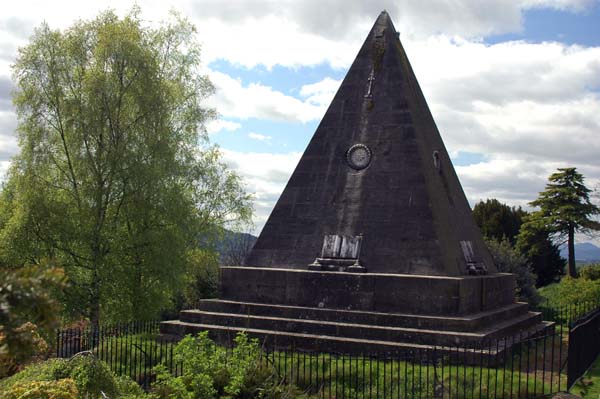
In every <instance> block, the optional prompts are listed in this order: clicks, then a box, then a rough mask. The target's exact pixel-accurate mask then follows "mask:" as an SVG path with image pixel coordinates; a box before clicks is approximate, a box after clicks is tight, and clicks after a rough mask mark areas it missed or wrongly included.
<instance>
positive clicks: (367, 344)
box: [161, 320, 553, 364]
mask: <svg viewBox="0 0 600 399" xmlns="http://www.w3.org/2000/svg"><path fill="white" fill-rule="evenodd" d="M551 327H553V326H552V323H549V322H541V323H539V324H536V325H535V326H533V327H530V328H529V329H528V330H525V331H523V332H522V333H521V335H520V337H521V338H522V339H526V338H527V337H532V336H534V335H536V334H542V333H544V331H547V330H548V329H549V328H551ZM200 331H208V332H209V336H210V337H211V338H212V339H214V340H215V341H216V342H219V343H222V344H225V345H230V344H231V342H232V341H233V338H234V337H235V336H236V335H237V334H238V333H240V332H244V333H246V334H248V336H250V337H252V338H257V339H259V340H260V341H261V343H262V345H263V346H264V347H269V348H273V349H279V350H281V349H287V350H289V349H292V350H296V351H310V352H327V353H343V354H355V355H356V354H363V355H375V354H384V353H387V354H393V353H405V354H409V355H410V354H411V353H415V351H421V352H420V355H419V356H421V355H422V354H423V353H424V352H423V351H430V352H429V353H431V351H434V353H435V354H437V355H438V356H439V355H440V354H444V355H450V356H457V357H458V361H460V362H467V363H472V364H490V362H498V361H502V359H503V357H504V356H505V350H506V349H507V348H508V346H510V345H513V344H514V343H515V341H514V340H507V341H504V342H503V343H501V344H500V345H487V346H485V345H484V346H483V347H479V348H477V347H475V348H468V347H463V346H461V347H452V346H435V345H426V344H417V343H406V342H390V341H380V340H372V339H364V338H348V337H337V336H329V335H318V334H306V333H298V332H287V331H276V330H265V329H257V328H244V327H231V326H219V325H211V324H198V323H189V322H184V321H180V320H171V321H164V322H162V323H161V333H162V334H165V335H169V336H179V337H182V336H184V335H186V334H192V335H193V334H196V333H198V332H200ZM323 348H327V350H323Z"/></svg>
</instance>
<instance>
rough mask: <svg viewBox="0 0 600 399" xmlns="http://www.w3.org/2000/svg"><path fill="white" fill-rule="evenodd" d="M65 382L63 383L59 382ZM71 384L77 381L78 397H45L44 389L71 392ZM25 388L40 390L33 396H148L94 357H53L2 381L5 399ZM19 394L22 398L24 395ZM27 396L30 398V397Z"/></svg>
mask: <svg viewBox="0 0 600 399" xmlns="http://www.w3.org/2000/svg"><path fill="white" fill-rule="evenodd" d="M61 381H63V382H62V383H60V384H58V383H59V382H61ZM64 381H70V382H64ZM52 383H54V385H53V384H52ZM71 383H72V384H74V385H73V386H74V388H75V394H74V395H75V396H48V395H49V394H48V395H46V396H44V395H43V394H42V393H44V392H45V391H44V390H46V391H49V392H53V394H54V392H55V391H56V395H58V394H59V393H60V394H63V393H64V392H66V393H70V392H71V391H72V390H71V389H70V388H69V387H70V386H71V385H69V384H71ZM23 387H29V388H30V389H33V390H34V391H35V389H37V390H39V392H40V393H39V395H38V396H31V398H33V397H40V398H57V399H58V398H61V399H62V398H71V397H73V398H76V397H85V398H102V393H104V394H106V395H108V397H110V398H117V397H118V398H142V397H146V396H145V395H144V393H143V391H142V389H141V388H140V387H139V386H138V385H137V384H136V383H135V382H133V381H131V380H129V379H127V378H124V377H116V376H115V375H114V374H113V373H112V372H111V371H110V370H109V368H108V366H107V365H106V363H104V362H102V361H99V360H97V359H94V358H93V357H90V356H87V357H84V356H78V357H75V358H73V359H71V360H65V359H51V360H48V361H45V362H41V363H36V364H32V365H30V366H29V367H27V368H25V369H24V370H23V371H21V372H19V373H17V374H15V375H13V376H11V377H9V378H6V379H5V380H2V381H1V382H0V397H2V398H4V397H5V395H8V394H10V393H11V392H21V390H22V389H24V388H23ZM59 388H60V389H59ZM61 389H62V390H61ZM52 390H54V391H52ZM66 393H64V394H65V395H66ZM77 395H79V396H77ZM8 397H11V396H8ZM15 397H19V398H20V396H15ZM24 398H29V396H25V397H24Z"/></svg>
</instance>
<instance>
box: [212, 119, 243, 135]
mask: <svg viewBox="0 0 600 399" xmlns="http://www.w3.org/2000/svg"><path fill="white" fill-rule="evenodd" d="M241 127H242V125H241V124H240V123H237V122H233V121H228V120H225V119H216V120H213V121H210V122H209V123H208V124H207V125H206V131H207V132H208V134H217V133H220V132H222V131H226V132H235V131H236V130H238V129H240V128H241Z"/></svg>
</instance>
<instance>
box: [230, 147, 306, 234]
mask: <svg viewBox="0 0 600 399" xmlns="http://www.w3.org/2000/svg"><path fill="white" fill-rule="evenodd" d="M222 153H223V158H224V159H225V161H226V162H227V163H228V164H229V166H230V167H231V168H232V169H233V170H235V171H237V172H238V173H239V174H240V175H241V176H242V177H243V178H244V181H245V183H246V188H247V191H248V192H249V193H253V195H254V211H255V217H254V223H255V225H256V228H257V231H256V233H258V232H260V230H261V229H262V227H263V225H264V223H265V222H266V220H267V218H268V217H269V215H270V214H271V210H272V209H273V206H275V202H277V199H278V198H279V196H280V195H281V192H282V191H283V189H284V188H285V185H286V183H287V181H288V179H289V177H290V176H291V174H292V172H293V171H294V168H295V167H296V165H297V164H298V161H299V160H300V156H301V155H302V154H301V153H300V152H290V153H286V154H273V153H266V152H265V153H259V152H239V151H231V150H227V149H222Z"/></svg>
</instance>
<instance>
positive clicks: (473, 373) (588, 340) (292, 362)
mask: <svg viewBox="0 0 600 399" xmlns="http://www.w3.org/2000/svg"><path fill="white" fill-rule="evenodd" d="M538 311H541V312H542V313H543V315H544V319H546V320H551V321H555V322H556V326H555V329H554V331H548V330H547V331H546V333H545V334H544V335H541V336H534V337H530V336H529V337H528V336H524V335H521V334H517V335H515V336H512V337H508V338H505V339H501V340H495V341H488V342H484V343H482V344H480V345H478V346H455V347H447V346H446V347H420V348H415V349H413V350H407V351H403V352H398V353H365V354H361V355H345V354H337V353H316V352H303V351H298V350H289V349H288V350H271V349H268V347H266V346H264V347H263V349H262V351H261V355H260V359H259V362H260V366H261V367H267V366H268V367H271V368H272V370H273V372H274V373H275V375H276V376H277V377H278V378H279V379H280V380H281V381H282V382H286V383H291V384H294V385H297V386H298V387H299V388H301V389H303V390H305V391H306V392H307V393H310V394H314V395H318V396H320V397H321V398H357V399H358V398H362V399H365V398H369V399H372V398H419V399H421V398H425V399H428V398H442V399H443V398H448V399H452V398H457V399H463V398H464V399H467V398H470V399H475V398H479V399H488V398H489V399H505V398H506V399H509V398H511V399H512V398H534V397H542V396H547V395H549V394H552V393H556V392H561V391H565V390H567V389H568V388H569V387H571V385H572V384H573V383H574V382H575V380H577V379H578V378H579V377H580V376H581V375H582V374H583V373H584V372H585V370H586V369H587V368H588V367H589V365H590V364H591V362H593V360H594V359H595V357H596V356H597V354H598V353H599V352H600V339H598V337H599V335H598V332H599V331H600V306H599V303H597V302H589V303H579V304H576V305H569V306H564V307H560V308H549V307H541V308H539V309H538ZM159 325H160V322H157V321H151V322H134V323H126V324H115V325H107V326H102V327H100V328H71V329H65V330H61V331H59V332H58V334H57V341H56V356H57V357H71V356H73V355H74V354H76V353H78V352H81V351H92V352H93V353H94V354H95V355H96V357H97V358H99V359H100V360H103V361H105V362H106V363H107V364H108V366H109V367H110V368H111V369H112V370H113V371H114V372H115V373H117V374H120V375H127V376H129V377H131V378H132V379H133V380H135V381H137V382H138V383H139V384H140V385H141V386H142V387H143V388H144V389H149V388H150V386H151V383H152V381H153V379H154V372H153V369H154V367H155V366H157V365H158V364H163V365H164V366H165V367H166V368H167V369H168V370H169V371H170V372H171V373H173V374H175V375H179V374H180V373H182V366H181V364H177V363H176V362H175V361H174V356H173V350H174V346H175V345H176V343H175V342H173V341H172V340H171V339H168V338H166V337H164V336H161V335H160V334H159ZM567 365H568V367H567Z"/></svg>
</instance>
